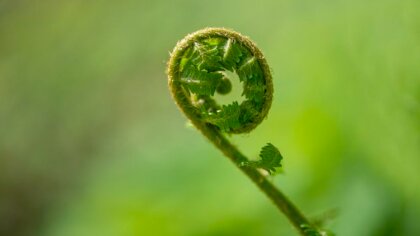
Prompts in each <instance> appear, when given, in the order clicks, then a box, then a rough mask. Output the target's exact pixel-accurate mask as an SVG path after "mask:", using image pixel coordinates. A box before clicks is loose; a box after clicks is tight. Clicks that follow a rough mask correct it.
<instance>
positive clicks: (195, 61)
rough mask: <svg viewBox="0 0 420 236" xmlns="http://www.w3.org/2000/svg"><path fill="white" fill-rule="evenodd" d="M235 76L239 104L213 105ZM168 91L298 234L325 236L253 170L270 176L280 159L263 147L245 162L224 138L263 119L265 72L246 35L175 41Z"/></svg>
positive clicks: (213, 33)
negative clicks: (255, 158)
mask: <svg viewBox="0 0 420 236" xmlns="http://www.w3.org/2000/svg"><path fill="white" fill-rule="evenodd" d="M226 71H230V72H234V73H236V74H237V75H238V77H239V80H240V82H241V83H242V85H243V92H242V96H244V101H242V102H241V103H239V102H238V101H234V102H232V103H231V104H228V105H219V104H218V103H217V102H216V101H215V100H214V95H215V93H218V94H227V93H229V92H230V91H231V88H232V83H231V81H230V79H231V78H228V76H227V74H228V73H225V72H226ZM167 73H168V79H169V88H170V91H171V93H172V96H173V98H174V100H175V101H176V104H177V105H178V106H179V108H180V109H181V111H182V112H183V113H184V114H185V115H186V116H187V118H188V119H189V120H190V121H191V123H192V124H193V125H194V126H195V127H196V128H197V129H198V130H200V131H201V133H202V134H203V135H204V136H206V137H207V138H208V139H209V140H210V141H211V142H212V143H213V144H214V145H215V146H216V147H217V148H218V149H220V150H221V151H222V152H223V154H224V155H225V156H226V157H228V158H229V159H230V160H231V161H233V163H234V164H235V165H236V167H238V168H239V169H240V170H241V171H242V172H243V173H245V174H246V175H247V176H248V177H249V178H250V179H251V180H252V181H253V182H254V183H255V184H256V185H257V186H258V188H259V189H260V190H261V191H262V192H263V193H264V194H265V195H266V196H267V197H268V198H270V199H271V200H272V201H273V203H274V204H275V205H276V206H277V208H278V209H279V210H280V211H281V212H283V214H284V215H285V216H286V217H287V218H288V219H289V221H290V222H291V223H292V224H293V226H294V227H295V228H296V229H297V230H298V232H299V233H300V234H301V235H310V236H317V235H320V236H321V235H326V233H325V232H322V231H320V230H319V229H318V228H317V227H316V226H315V225H313V224H312V223H311V222H310V221H309V220H308V219H307V218H306V217H305V216H304V215H303V214H302V213H301V211H299V210H298V208H297V207H296V206H295V205H294V204H293V203H292V202H291V201H290V200H289V199H288V198H287V197H286V196H285V195H284V194H283V193H282V192H280V191H279V190H278V189H277V188H276V187H275V186H274V185H273V184H272V183H271V182H270V181H269V180H268V179H267V178H266V177H265V175H264V174H262V173H261V171H259V170H258V169H264V170H266V171H267V172H268V173H270V174H271V173H273V172H274V171H275V168H277V167H280V166H281V160H282V156H281V154H280V152H279V151H278V149H277V148H276V147H275V146H274V145H272V144H271V143H268V144H267V145H266V146H264V147H263V148H262V150H261V152H260V160H258V161H250V160H249V159H248V158H247V157H246V156H244V155H243V154H242V153H241V152H240V151H239V150H238V149H237V148H236V147H235V146H234V145H232V144H231V143H230V142H229V141H228V139H227V138H226V134H239V133H247V132H250V131H251V130H253V129H254V128H255V127H256V126H257V125H258V124H260V123H261V122H262V120H263V119H264V118H265V117H266V116H267V113H268V111H269V109H270V106H271V101H272V97H273V82H272V77H271V73H270V68H269V66H268V64H267V62H266V60H265V58H264V56H263V54H262V53H261V51H260V50H259V49H258V48H257V46H256V45H255V44H254V43H253V42H252V41H251V40H250V39H249V38H247V37H245V36H243V35H241V34H239V33H237V32H234V31H232V30H228V29H224V28H206V29H203V30H199V31H197V32H194V33H192V34H189V35H187V36H186V37H185V38H184V39H182V40H181V41H179V42H178V44H177V45H176V47H175V48H174V50H173V52H172V53H171V56H170V59H169V62H168V70H167Z"/></svg>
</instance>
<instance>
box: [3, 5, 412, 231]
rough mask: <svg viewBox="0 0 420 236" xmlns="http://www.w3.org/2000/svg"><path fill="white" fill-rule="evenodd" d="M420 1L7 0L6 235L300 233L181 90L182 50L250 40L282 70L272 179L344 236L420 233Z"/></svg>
mask: <svg viewBox="0 0 420 236" xmlns="http://www.w3.org/2000/svg"><path fill="white" fill-rule="evenodd" d="M419 9H420V2H419V1H418V0H400V1H396V0H382V1H379V0H373V1H361V0H340V1H331V0H321V1H308V0H281V1H275V0H272V1H246V0H242V1H221V0H216V1H211V2H203V1H192V0H188V1H187V0H182V1H158V0H154V1H151V0H144V1H134V0H121V1H82V0H73V1H53V0H43V1H37V0H35V1H34V0H31V1H30V0H0V133H1V136H0V219H1V220H0V235H16V236H19V235H46V236H49V235H51V236H53V235H54V236H55V235H60V236H66V235H69V236H73V235H79V236H83V235H104V236H106V235H120V236H124V235H127V236H128V235H207V236H210V235H244V236H246V235H293V233H294V232H293V229H291V226H289V224H288V223H287V222H286V219H285V217H283V216H282V215H281V214H279V213H278V212H277V210H276V209H275V208H274V207H273V206H272V204H271V202H269V201H268V200H267V199H266V198H265V196H263V195H262V194H261V193H260V192H258V190H257V188H256V187H255V186H253V184H252V183H251V182H250V181H249V180H248V179H246V178H245V177H244V176H242V174H241V173H239V172H238V171H237V170H235V168H233V166H232V164H231V163H229V162H228V161H227V160H226V159H223V158H222V156H221V154H220V153H219V152H218V151H217V150H215V149H214V148H213V147H212V146H211V145H210V144H209V143H207V142H206V140H205V139H204V138H203V137H201V136H200V134H199V133H198V132H196V131H195V130H191V129H188V128H186V127H185V125H184V124H185V118H184V117H183V116H182V115H181V113H180V112H179V111H178V110H177V108H176V106H175V105H174V104H173V102H172V100H171V98H170V95H169V92H168V91H167V85H166V83H167V82H166V75H165V73H164V71H165V62H166V60H167V58H168V52H169V51H170V50H172V48H173V47H174V46H175V43H176V41H177V40H179V39H181V38H182V37H184V36H185V35H186V34H187V33H190V32H193V31H195V30H197V29H200V28H203V27H206V26H224V27H229V28H233V29H235V30H237V31H239V32H242V33H243V34H245V35H248V36H250V37H251V38H252V39H253V40H254V41H255V42H256V43H257V44H258V45H259V47H260V48H261V49H262V50H263V52H264V54H265V56H266V57H267V60H268V63H269V64H270V66H271V67H272V70H273V73H274V80H275V81H274V83H275V99H274V104H273V107H272V109H271V111H270V114H269V117H268V119H267V120H266V121H264V122H263V124H262V125H260V126H259V127H258V128H257V129H256V130H255V131H253V132H252V133H251V134H249V135H240V136H232V139H233V140H234V142H235V143H236V144H237V145H238V146H239V147H240V148H241V149H242V150H244V152H245V153H246V154H247V155H249V156H253V157H255V159H257V158H258V157H257V156H258V147H261V146H263V145H264V144H265V143H266V142H267V141H269V142H272V143H275V144H276V146H277V147H279V149H280V151H281V153H282V154H283V156H284V160H283V168H284V172H285V174H284V175H281V176H278V177H275V178H274V179H273V181H274V182H275V183H276V185H278V186H279V187H280V188H281V189H282V190H284V192H285V193H286V194H287V195H289V196H290V198H291V199H294V200H295V201H296V203H297V205H299V206H300V207H301V208H302V209H303V210H304V211H305V213H307V214H308V215H313V216H314V217H316V216H317V215H319V214H322V212H324V211H327V210H329V209H335V208H337V209H338V216H337V218H335V219H334V220H333V221H332V222H331V224H330V225H328V228H331V229H332V230H333V231H334V232H335V233H337V235H340V236H345V235H358V236H363V235H369V236H370V235H378V236H380V235H409V236H411V235H413V236H414V235H420V225H419V224H418V218H419V216H420V185H419V179H420V173H419V167H420V158H419V157H420V122H419V121H420V66H419V62H420V31H419V29H420V14H419Z"/></svg>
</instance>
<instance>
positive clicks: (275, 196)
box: [196, 124, 315, 235]
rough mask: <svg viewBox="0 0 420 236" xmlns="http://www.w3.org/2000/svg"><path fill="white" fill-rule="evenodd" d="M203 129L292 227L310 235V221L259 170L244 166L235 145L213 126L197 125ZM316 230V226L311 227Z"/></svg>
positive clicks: (243, 158) (241, 156)
mask: <svg viewBox="0 0 420 236" xmlns="http://www.w3.org/2000/svg"><path fill="white" fill-rule="evenodd" d="M196 125H200V126H202V127H200V128H199V130H200V131H201V132H202V134H203V135H204V136H206V137H207V138H208V139H209V140H210V141H211V142H212V143H213V144H214V145H215V146H216V147H217V148H218V149H219V150H221V151H222V152H223V154H224V155H225V156H226V157H227V158H228V159H230V160H231V161H232V162H233V163H234V164H235V165H236V167H238V168H239V169H240V170H241V171H242V172H243V173H245V175H247V176H248V177H249V178H250V179H251V180H252V181H253V182H254V184H256V185H257V187H258V188H259V189H260V190H261V191H262V192H263V193H264V194H265V195H266V196H267V197H268V198H269V199H271V201H272V202H273V203H274V205H276V207H277V208H278V209H279V210H280V211H281V212H283V214H284V215H285V216H286V217H287V219H288V220H289V221H290V222H291V223H292V225H293V226H294V227H295V228H296V229H297V230H298V232H299V233H300V234H301V235H309V234H308V233H307V232H306V231H305V228H304V227H302V226H311V223H310V222H309V220H308V219H307V218H306V217H305V216H304V215H303V214H302V213H301V212H300V211H299V209H298V208H297V207H296V206H295V205H294V204H293V203H292V202H291V201H290V200H289V199H288V198H287V197H286V196H285V195H284V194H283V193H282V192H281V191H280V190H279V189H278V188H276V187H275V186H274V185H273V184H272V183H271V182H270V181H268V180H267V178H266V177H265V176H263V175H262V174H261V173H260V172H259V171H258V170H257V169H255V168H252V167H248V166H243V165H241V162H243V161H246V160H248V158H247V157H245V156H244V155H243V154H242V153H241V152H240V151H239V150H238V149H237V148H236V147H235V146H234V145H232V144H231V143H230V142H229V141H228V140H227V139H226V138H225V137H224V136H223V135H222V134H221V133H220V132H219V131H218V130H217V128H215V127H214V126H212V125H203V124H196ZM311 227H313V228H315V226H311Z"/></svg>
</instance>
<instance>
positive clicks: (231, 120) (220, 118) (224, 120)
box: [203, 102, 241, 132]
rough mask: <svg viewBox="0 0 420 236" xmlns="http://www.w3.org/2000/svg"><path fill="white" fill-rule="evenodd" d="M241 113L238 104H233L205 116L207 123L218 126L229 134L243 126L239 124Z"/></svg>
mask: <svg viewBox="0 0 420 236" xmlns="http://www.w3.org/2000/svg"><path fill="white" fill-rule="evenodd" d="M240 111H241V110H240V107H239V104H238V102H233V103H232V104H229V105H223V106H222V109H220V110H218V111H217V112H216V113H204V114H203V115H204V119H205V121H206V122H208V123H211V124H214V125H216V126H217V127H219V128H220V129H221V130H222V131H223V132H228V131H230V130H231V129H236V128H238V127H240V126H241V124H240V123H239V115H240Z"/></svg>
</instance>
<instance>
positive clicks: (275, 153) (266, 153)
mask: <svg viewBox="0 0 420 236" xmlns="http://www.w3.org/2000/svg"><path fill="white" fill-rule="evenodd" d="M260 157H261V160H258V161H247V162H245V163H242V164H243V165H245V166H252V167H255V168H261V169H264V170H266V171H268V173H269V174H273V173H274V172H276V168H277V167H281V163H280V162H281V160H283V156H282V155H281V154H280V151H279V150H278V149H277V148H276V147H275V146H274V145H273V144H271V143H267V145H265V146H264V147H263V148H262V149H261V152H260Z"/></svg>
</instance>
